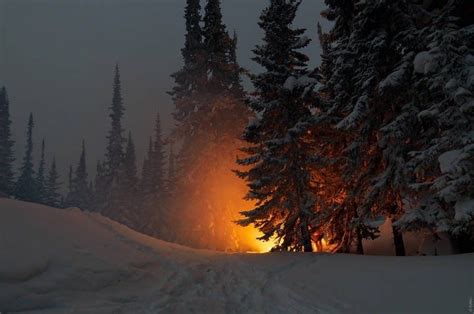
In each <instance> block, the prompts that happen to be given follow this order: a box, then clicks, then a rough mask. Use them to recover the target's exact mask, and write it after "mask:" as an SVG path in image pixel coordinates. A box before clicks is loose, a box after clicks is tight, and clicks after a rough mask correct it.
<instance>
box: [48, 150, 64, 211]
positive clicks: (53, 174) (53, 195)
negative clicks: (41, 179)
mask: <svg viewBox="0 0 474 314" xmlns="http://www.w3.org/2000/svg"><path fill="white" fill-rule="evenodd" d="M60 186H61V183H60V182H59V174H58V171H57V169H56V159H55V158H53V161H52V162H51V168H50V169H49V172H48V176H47V178H46V182H45V198H44V204H45V205H48V206H51V207H60V206H61V194H60V193H59V189H60Z"/></svg>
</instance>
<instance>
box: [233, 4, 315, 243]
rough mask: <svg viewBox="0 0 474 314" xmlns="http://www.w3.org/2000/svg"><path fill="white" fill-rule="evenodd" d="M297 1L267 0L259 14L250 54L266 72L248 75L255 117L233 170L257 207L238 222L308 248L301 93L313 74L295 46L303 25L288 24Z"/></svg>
mask: <svg viewBox="0 0 474 314" xmlns="http://www.w3.org/2000/svg"><path fill="white" fill-rule="evenodd" d="M300 3H301V1H298V0H271V1H270V5H269V7H268V8H266V9H265V10H264V11H263V13H262V15H261V17H260V23H259V25H260V27H261V28H262V29H263V30H264V33H265V37H264V44H263V45H260V46H257V47H256V49H255V50H254V53H255V57H254V60H255V61H256V62H258V63H259V64H260V65H262V66H263V67H264V68H265V69H266V72H264V73H262V74H259V75H255V76H253V78H252V81H253V84H254V86H255V93H254V95H253V97H251V98H250V99H249V106H250V108H251V109H252V110H253V111H254V112H255V114H256V116H257V118H256V119H255V121H254V122H253V123H251V124H250V125H249V126H248V127H247V129H246V130H245V132H244V136H243V137H244V139H245V140H246V141H247V142H248V143H249V144H250V145H251V146H250V147H247V148H244V149H243V151H244V152H246V153H248V154H249V156H248V157H247V158H241V159H239V160H238V163H239V164H240V165H244V166H250V167H251V168H250V169H249V170H248V171H243V172H238V174H239V176H241V177H242V178H244V179H246V180H247V181H248V186H249V188H250V191H249V193H248V194H247V198H248V199H250V200H255V201H256V207H255V208H254V209H253V210H249V211H245V212H242V214H243V215H244V216H245V217H246V218H245V219H242V220H240V221H239V222H238V223H239V224H241V225H243V226H247V225H250V224H254V225H255V226H256V227H257V228H258V229H259V230H261V231H262V233H263V236H262V238H261V239H262V240H269V239H271V238H273V237H274V238H275V239H276V240H277V243H278V245H277V247H276V248H275V249H278V250H285V251H286V250H290V251H301V250H304V251H306V252H310V251H312V245H311V234H312V231H311V228H310V222H311V220H312V219H313V216H314V208H315V201H316V198H315V195H314V192H313V186H312V185H311V169H312V167H313V161H312V155H313V153H312V149H311V141H312V139H311V137H312V136H311V135H310V134H308V127H309V125H310V124H309V121H310V119H311V112H310V108H309V103H310V102H309V101H308V99H306V98H307V94H308V91H310V90H311V89H312V85H313V84H314V80H313V79H311V78H309V76H308V74H309V73H308V70H307V61H308V57H307V56H306V55H304V54H303V53H301V52H300V51H299V50H300V49H301V48H304V47H306V46H307V45H308V43H309V41H310V40H309V39H307V38H306V37H304V36H303V34H304V31H305V30H303V29H294V28H292V24H293V21H294V19H295V16H296V12H297V10H298V7H299V5H300Z"/></svg>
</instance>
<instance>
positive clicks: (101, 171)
mask: <svg viewBox="0 0 474 314" xmlns="http://www.w3.org/2000/svg"><path fill="white" fill-rule="evenodd" d="M94 183H95V184H94V206H93V207H94V210H95V211H97V212H102V210H103V209H104V207H105V202H106V200H107V193H108V185H107V172H106V166H105V165H104V163H102V162H101V161H100V160H99V161H97V165H96V175H95V180H94Z"/></svg>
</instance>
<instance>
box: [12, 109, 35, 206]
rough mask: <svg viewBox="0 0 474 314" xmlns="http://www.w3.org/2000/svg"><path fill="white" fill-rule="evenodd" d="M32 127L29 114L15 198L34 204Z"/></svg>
mask: <svg viewBox="0 0 474 314" xmlns="http://www.w3.org/2000/svg"><path fill="white" fill-rule="evenodd" d="M33 126H34V122H33V114H32V113H30V116H29V118H28V127H27V132H26V145H25V156H24V157H23V163H22V165H21V169H20V177H19V178H18V181H17V183H16V188H15V197H16V198H18V199H20V200H23V201H28V202H36V200H37V189H36V182H35V169H34V165H33Z"/></svg>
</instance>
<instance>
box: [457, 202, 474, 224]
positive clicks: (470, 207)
mask: <svg viewBox="0 0 474 314" xmlns="http://www.w3.org/2000/svg"><path fill="white" fill-rule="evenodd" d="M454 209H455V211H456V215H455V217H454V219H456V220H459V221H462V220H465V221H469V220H470V219H472V217H474V199H472V198H464V199H461V200H458V201H457V202H456V205H455V206H454Z"/></svg>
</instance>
